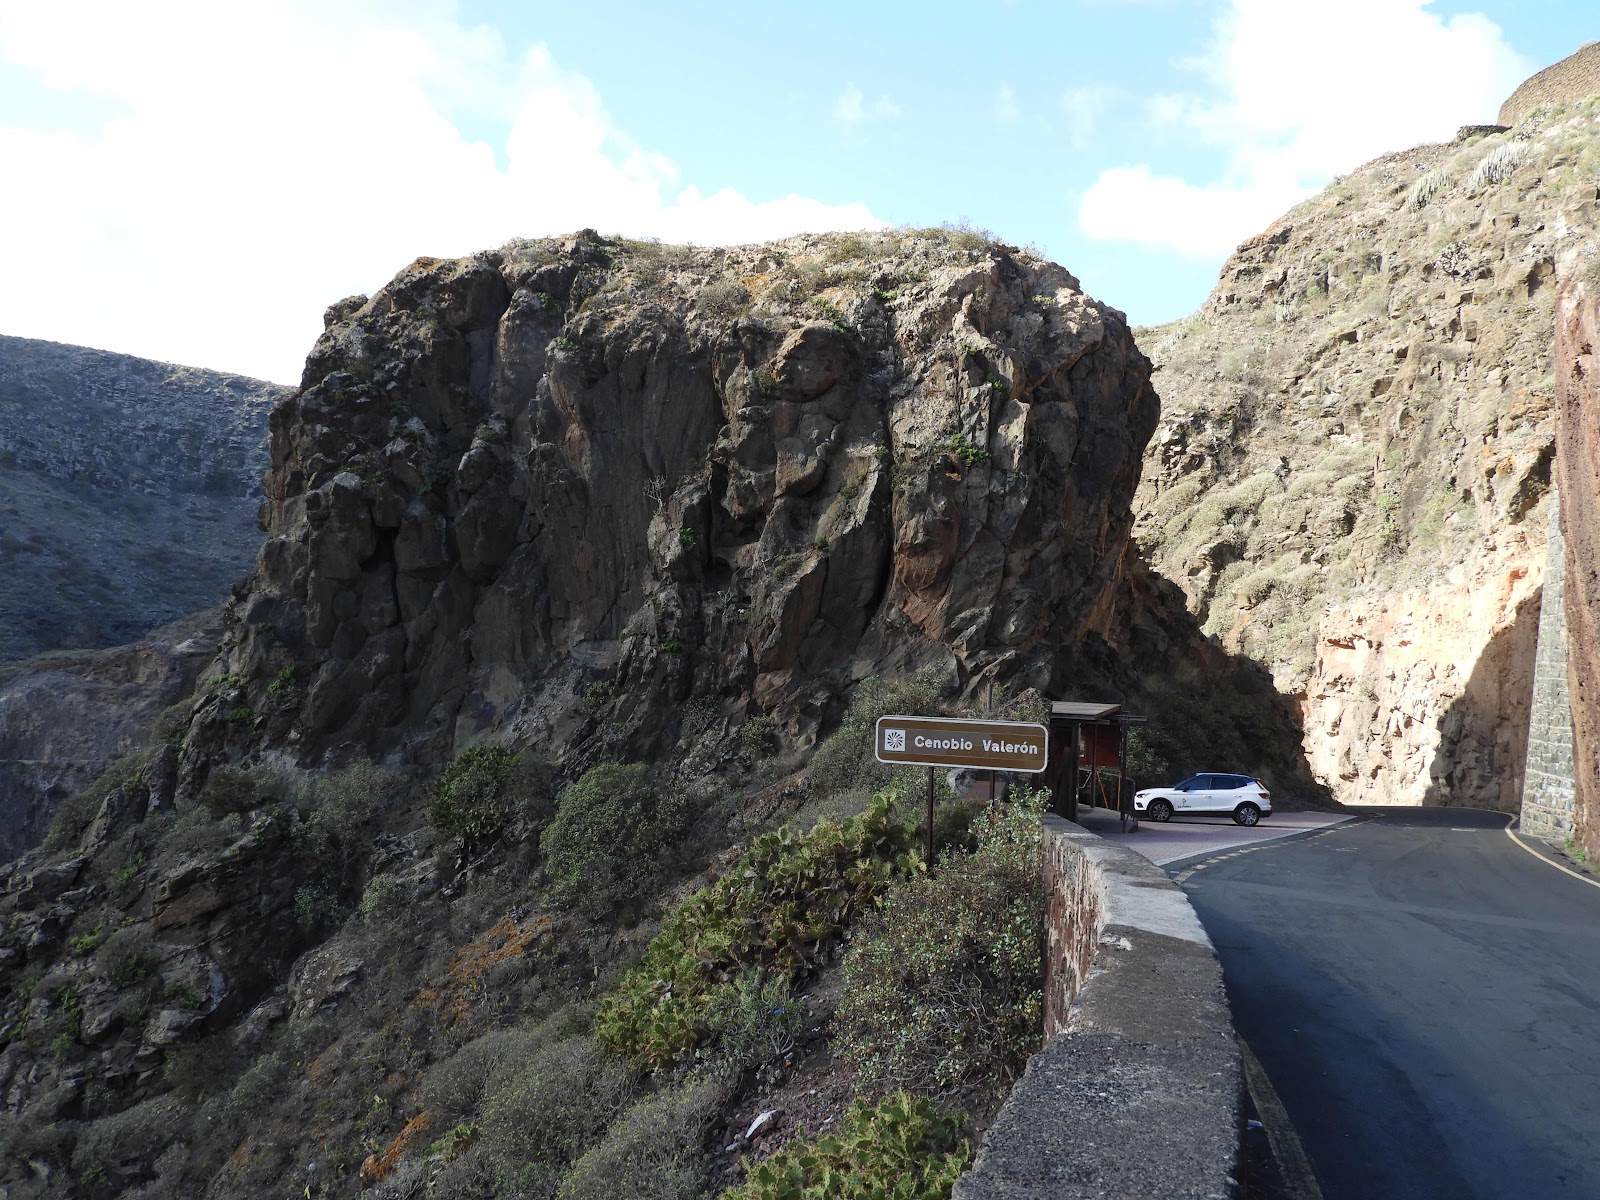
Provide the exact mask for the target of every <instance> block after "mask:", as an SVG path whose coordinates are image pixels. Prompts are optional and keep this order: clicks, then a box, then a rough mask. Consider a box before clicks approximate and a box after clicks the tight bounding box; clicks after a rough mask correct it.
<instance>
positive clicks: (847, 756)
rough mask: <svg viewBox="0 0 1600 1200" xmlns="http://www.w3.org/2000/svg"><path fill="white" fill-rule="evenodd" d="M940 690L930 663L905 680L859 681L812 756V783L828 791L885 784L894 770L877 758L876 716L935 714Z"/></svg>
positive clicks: (823, 792) (810, 774)
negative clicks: (837, 722) (837, 719)
mask: <svg viewBox="0 0 1600 1200" xmlns="http://www.w3.org/2000/svg"><path fill="white" fill-rule="evenodd" d="M939 692H940V679H939V674H938V672H937V671H935V670H932V669H930V670H927V671H924V672H923V673H922V674H920V675H917V676H916V677H915V678H912V679H908V680H886V679H881V678H876V677H874V678H871V679H868V680H866V681H864V682H863V683H862V684H861V685H860V687H859V688H858V689H857V690H856V694H855V698H854V699H852V700H851V702H850V707H849V708H847V709H846V710H845V714H844V718H843V719H842V720H841V721H840V722H839V728H838V729H836V730H834V731H833V734H832V735H831V736H830V737H829V738H828V739H827V741H825V742H823V743H822V745H821V746H820V747H818V749H817V752H816V754H814V755H813V756H812V758H811V765H810V768H809V770H808V772H807V774H808V775H809V776H810V778H811V786H812V787H813V788H814V789H816V791H817V792H818V793H819V794H822V795H828V794H831V793H834V792H844V791H849V790H850V789H851V788H854V787H872V788H879V787H883V786H885V785H886V784H888V782H889V781H890V779H891V778H892V777H893V770H892V768H890V767H887V766H885V765H884V764H883V763H880V762H878V761H877V759H876V758H874V757H873V751H872V748H873V744H874V741H873V739H874V737H875V736H876V735H875V732H874V730H875V727H876V725H877V722H878V718H879V717H883V716H889V715H892V714H895V713H905V714H909V715H913V716H934V715H936V714H937V713H938V711H939Z"/></svg>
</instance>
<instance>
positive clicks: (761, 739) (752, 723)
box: [739, 713, 778, 758]
mask: <svg viewBox="0 0 1600 1200" xmlns="http://www.w3.org/2000/svg"><path fill="white" fill-rule="evenodd" d="M777 736H778V727H777V725H776V724H775V723H774V722H773V720H772V718H771V717H770V716H768V715H767V714H766V713H758V714H756V715H755V716H753V717H751V718H750V719H749V720H748V721H746V722H745V723H744V724H743V725H741V726H740V727H739V750H740V752H741V753H742V754H744V755H745V756H746V757H749V758H760V757H761V756H762V755H763V754H766V753H767V752H768V751H769V750H771V749H772V747H773V745H774V743H775V742H776V741H777Z"/></svg>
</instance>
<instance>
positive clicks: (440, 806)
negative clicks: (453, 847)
mask: <svg viewBox="0 0 1600 1200" xmlns="http://www.w3.org/2000/svg"><path fill="white" fill-rule="evenodd" d="M524 765H525V763H524V760H523V756H522V755H520V754H518V753H517V752H516V751H515V750H511V749H508V748H507V747H505V746H475V747H473V748H472V749H470V750H463V751H462V752H461V753H460V754H459V755H457V756H456V758H455V760H454V761H453V762H451V764H450V765H449V766H448V767H446V768H445V770H444V774H443V775H441V776H440V777H439V781H438V783H436V784H435V785H434V789H433V802H432V803H431V804H430V805H429V806H428V819H429V820H430V821H432V822H433V827H434V828H435V829H437V830H438V831H439V832H440V833H442V834H444V835H445V836H446V837H458V838H461V839H462V841H464V842H465V843H466V844H467V845H468V846H469V847H476V846H480V845H483V844H485V843H487V842H490V841H493V840H494V839H495V838H498V837H500V836H501V835H502V834H503V833H504V832H505V831H506V829H507V827H508V826H510V824H511V823H512V821H514V820H516V818H517V817H518V816H520V815H522V813H523V811H524V810H525V809H526V808H527V807H528V806H529V802H530V800H531V799H532V797H531V796H530V795H529V792H530V790H531V786H530V785H531V782H532V781H531V780H530V779H529V778H528V776H527V773H526V772H524V771H523V770H521V768H523V767H524Z"/></svg>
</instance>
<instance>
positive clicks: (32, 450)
mask: <svg viewBox="0 0 1600 1200" xmlns="http://www.w3.org/2000/svg"><path fill="white" fill-rule="evenodd" d="M287 391H288V389H287V388H283V387H280V386H278V385H276V384H270V383H263V382H261V381H260V380H255V379H246V378H244V377H242V376H238V375H227V374H224V373H222V372H219V371H204V370H198V369H196V368H192V367H180V366H174V365H173V364H171V363H158V362H151V361H149V360H147V359H141V358H131V357H129V356H127V355H123V354H110V353H107V352H105V351H101V350H88V349H85V348H83V347H81V346H63V345H58V344H56V343H54V342H40V341H32V340H29V339H26V338H12V337H0V662H7V661H16V660H19V659H23V658H27V657H29V656H31V655H34V654H39V653H42V652H44V651H48V650H57V649H63V648H89V647H99V646H111V645H118V644H121V643H125V642H131V641H134V640H136V639H138V638H141V637H143V636H144V635H145V634H146V633H148V632H149V631H150V630H152V629H154V628H156V627H157V626H159V625H163V624H166V623H168V622H171V621H175V620H177V619H179V618H181V617H186V616H188V615H189V614H190V613H193V612H196V611H198V610H200V609H203V608H210V607H212V606H214V605H217V604H220V603H221V602H222V601H223V600H224V599H226V598H227V595H228V586H229V584H231V583H232V582H233V581H234V580H235V579H237V578H239V576H241V575H243V574H245V573H246V572H247V571H248V570H249V567H250V562H251V561H252V558H253V556H254V554H255V552H256V550H257V548H258V547H259V546H260V544H261V538H260V533H259V532H258V530H257V529H256V509H257V507H258V505H259V504H260V501H261V490H260V481H261V474H262V471H263V470H264V469H265V467H266V423H267V413H268V411H269V409H270V408H271V406H272V404H273V402H274V401H275V400H277V399H279V398H280V397H282V396H283V395H285V394H286V393H287Z"/></svg>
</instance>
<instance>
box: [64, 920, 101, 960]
mask: <svg viewBox="0 0 1600 1200" xmlns="http://www.w3.org/2000/svg"><path fill="white" fill-rule="evenodd" d="M110 936H111V931H110V930H108V929H107V928H106V922H105V918H104V917H102V918H101V919H100V920H99V921H97V922H95V926H94V928H93V929H89V930H86V931H85V932H83V933H80V934H77V935H75V936H73V937H70V938H68V939H67V949H68V950H71V951H72V952H73V953H74V954H80V955H81V954H93V953H94V952H95V951H96V950H98V949H100V943H102V942H104V941H105V940H106V938H108V937H110Z"/></svg>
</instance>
